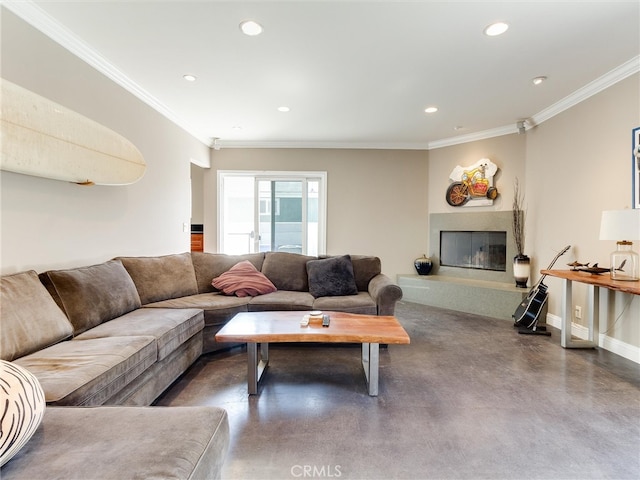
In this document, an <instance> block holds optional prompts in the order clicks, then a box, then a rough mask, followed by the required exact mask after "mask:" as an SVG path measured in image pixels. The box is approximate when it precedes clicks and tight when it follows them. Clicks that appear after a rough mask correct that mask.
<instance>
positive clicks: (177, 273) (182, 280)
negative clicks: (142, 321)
mask: <svg viewBox="0 0 640 480" xmlns="http://www.w3.org/2000/svg"><path fill="white" fill-rule="evenodd" d="M118 260H120V261H121V262H122V264H123V265H124V268H126V269H127V272H129V275H131V278H132V279H133V283H135V285H136V289H137V290H138V295H140V301H141V302H142V304H143V305H146V304H148V303H153V302H160V301H162V300H168V299H170V298H178V297H185V296H187V295H196V294H197V293H198V285H197V283H196V274H195V272H194V269H193V263H192V262H191V254H190V253H178V254H173V255H164V256H160V257H118ZM209 281H211V279H209Z"/></svg>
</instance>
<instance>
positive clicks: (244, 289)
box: [211, 260, 277, 297]
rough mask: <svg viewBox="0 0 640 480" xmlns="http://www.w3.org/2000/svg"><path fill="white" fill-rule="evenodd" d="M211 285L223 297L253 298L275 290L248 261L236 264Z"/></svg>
mask: <svg viewBox="0 0 640 480" xmlns="http://www.w3.org/2000/svg"><path fill="white" fill-rule="evenodd" d="M211 285H213V286H214V287H215V288H217V289H218V290H221V291H222V292H223V293H224V294H225V295H234V294H235V295H236V296H237V297H255V296H256V295H264V294H265V293H271V292H275V291H276V290H277V289H276V287H275V285H274V284H273V283H271V281H270V280H269V279H268V278H267V277H266V276H265V275H264V274H263V273H261V272H259V271H258V270H257V269H256V267H254V266H253V263H251V262H250V261H249V260H243V261H242V262H239V263H236V264H235V265H234V266H233V267H231V268H230V269H229V270H227V271H226V272H224V273H223V274H222V275H220V276H219V277H216V278H214V279H213V280H212V282H211Z"/></svg>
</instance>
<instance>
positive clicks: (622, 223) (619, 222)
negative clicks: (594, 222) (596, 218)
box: [600, 208, 640, 241]
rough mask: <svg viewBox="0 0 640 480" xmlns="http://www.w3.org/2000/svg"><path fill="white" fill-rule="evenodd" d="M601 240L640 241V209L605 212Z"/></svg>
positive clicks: (601, 224)
mask: <svg viewBox="0 0 640 480" xmlns="http://www.w3.org/2000/svg"><path fill="white" fill-rule="evenodd" d="M600 240H616V241H619V240H640V209H637V208H634V209H626V210H605V211H603V212H602V221H601V223H600Z"/></svg>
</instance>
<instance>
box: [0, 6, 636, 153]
mask: <svg viewBox="0 0 640 480" xmlns="http://www.w3.org/2000/svg"><path fill="white" fill-rule="evenodd" d="M2 5H4V6H6V7H7V8H8V9H9V10H10V11H12V12H13V13H14V14H16V15H18V16H19V17H20V18H22V19H23V20H24V21H26V22H27V23H29V24H30V25H32V26H33V27H34V28H36V29H37V30H39V31H40V32H42V33H43V34H45V35H47V36H48V37H49V38H51V39H52V40H53V41H55V42H56V43H58V44H60V45H61V46H62V47H64V48H66V49H67V50H69V51H70V52H71V53H73V54H74V55H76V56H77V57H79V58H80V59H81V60H83V61H84V62H86V63H88V64H89V65H91V66H92V67H93V68H95V69H96V70H98V71H99V72H101V73H102V74H104V75H105V76H107V77H108V78H110V79H111V80H113V81H114V82H115V83H117V84H118V85H120V86H121V87H123V88H124V89H125V90H127V91H129V92H130V93H132V94H133V95H135V96H136V97H137V98H139V99H140V100H142V101H143V102H145V103H146V104H147V105H149V106H150V107H152V108H153V109H155V110H156V111H158V112H159V113H160V114H161V115H163V116H165V117H166V118H167V119H169V120H170V121H172V122H173V123H175V124H176V125H178V126H179V127H181V128H182V129H184V130H185V131H186V132H188V133H189V134H190V135H192V136H193V137H195V138H197V139H198V140H199V141H201V142H202V143H204V144H205V145H207V146H209V147H211V148H214V149H216V150H217V149H220V148H331V149H374V150H375V149H387V150H432V149H436V148H443V147H449V146H454V145H460V144H463V143H469V142H475V141H478V140H486V139H489V138H494V137H499V136H502V135H510V134H513V133H518V128H517V125H516V122H515V121H514V124H513V125H507V126H503V127H497V128H492V129H489V130H484V131H481V132H475V133H470V134H466V135H460V136H457V137H450V138H445V139H442V140H434V141H432V142H428V143H394V142H305V141H273V142H271V141H259V140H257V141H241V140H238V141H234V140H227V141H225V140H223V139H218V140H215V139H213V138H211V137H206V136H203V135H201V134H200V133H198V132H196V131H195V129H194V128H193V126H192V125H189V124H188V123H187V122H186V121H185V120H184V119H182V118H180V117H179V116H178V115H177V114H175V113H174V112H173V111H172V110H171V109H170V108H169V107H167V106H166V105H165V104H164V103H162V102H161V101H160V100H158V99H157V98H155V97H154V96H153V95H151V94H150V93H149V92H147V91H146V90H145V89H144V88H142V87H141V86H140V85H138V84H137V83H135V82H134V81H133V80H131V79H130V78H129V77H127V76H126V75H125V74H124V73H123V72H121V71H120V70H119V69H118V68H116V67H115V66H114V65H113V64H112V63H110V62H109V61H108V60H107V59H106V58H105V57H103V56H102V55H101V54H100V53H98V52H96V51H95V50H94V49H92V48H91V47H90V46H89V45H87V44H86V43H85V42H84V41H82V40H81V39H80V38H78V37H77V36H76V35H74V34H73V33H72V32H71V31H70V30H68V29H67V28H65V27H64V26H62V25H61V24H60V23H58V22H57V21H56V20H55V19H53V18H52V17H51V16H50V15H49V14H47V13H46V12H45V11H44V10H42V9H41V8H40V7H38V6H37V5H36V4H35V3H33V2H32V1H31V0H2ZM638 72H640V56H636V57H634V58H632V59H630V60H629V61H627V62H625V63H624V64H622V65H620V66H619V67H617V68H615V69H613V70H612V71H610V72H608V73H606V74H605V75H603V76H601V77H600V78H597V79H596V80H594V81H592V82H590V83H588V84H587V85H585V86H584V87H582V88H580V89H579V90H577V91H575V92H573V93H572V94H570V95H568V96H567V97H565V98H563V99H562V100H560V101H559V102H556V103H554V104H553V105H551V106H550V107H548V108H545V109H544V110H542V111H541V112H538V113H536V114H535V115H532V116H531V117H529V118H528V119H527V121H526V122H525V127H526V129H527V130H528V129H530V128H532V127H533V126H536V125H540V124H541V123H543V122H545V121H547V120H549V119H550V118H552V117H554V116H556V115H558V114H559V113H562V112H564V111H565V110H568V109H569V108H571V107H573V106H575V105H577V104H578V103H580V102H583V101H584V100H587V99H588V98H590V97H592V96H593V95H595V94H597V93H599V92H601V91H603V90H605V89H606V88H609V87H610V86H612V85H614V84H615V83H617V82H619V81H621V80H624V79H625V78H627V77H629V76H631V75H633V74H635V73H638Z"/></svg>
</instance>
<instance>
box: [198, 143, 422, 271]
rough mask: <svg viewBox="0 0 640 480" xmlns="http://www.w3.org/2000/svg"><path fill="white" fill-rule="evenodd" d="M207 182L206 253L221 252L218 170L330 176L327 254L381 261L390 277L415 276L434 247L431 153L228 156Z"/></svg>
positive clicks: (220, 156)
mask: <svg viewBox="0 0 640 480" xmlns="http://www.w3.org/2000/svg"><path fill="white" fill-rule="evenodd" d="M211 164H212V168H211V170H206V171H205V173H204V176H205V181H204V188H205V251H210V252H213V251H216V250H217V241H216V236H217V235H216V229H217V216H216V215H217V184H216V182H217V170H274V171H279V170H290V171H305V170H308V171H326V172H327V233H328V237H327V253H328V254H330V255H331V254H334V255H337V254H345V253H349V254H361V255H375V256H378V257H380V259H381V261H382V269H383V271H384V273H386V274H388V275H389V276H391V277H392V278H395V276H396V275H397V274H400V273H413V272H415V270H414V268H413V261H414V259H415V258H417V257H420V256H421V255H422V254H423V253H425V249H426V245H427V224H426V220H427V213H428V207H427V152H424V151H412V150H332V149H282V150H280V149H222V150H217V151H216V150H214V151H213V153H212V161H211Z"/></svg>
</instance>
